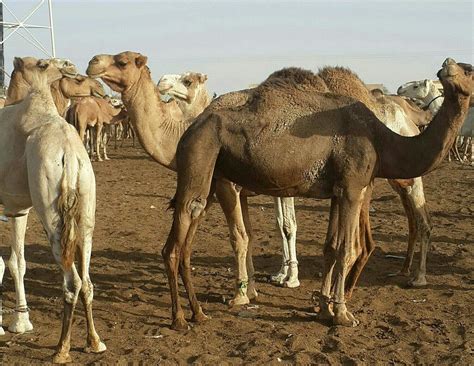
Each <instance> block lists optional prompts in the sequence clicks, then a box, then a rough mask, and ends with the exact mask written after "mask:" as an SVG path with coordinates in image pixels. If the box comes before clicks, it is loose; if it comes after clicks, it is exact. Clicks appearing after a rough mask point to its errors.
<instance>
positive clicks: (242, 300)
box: [229, 294, 250, 306]
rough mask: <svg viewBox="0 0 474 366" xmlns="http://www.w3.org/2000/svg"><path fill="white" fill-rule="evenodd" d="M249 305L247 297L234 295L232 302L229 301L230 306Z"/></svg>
mask: <svg viewBox="0 0 474 366" xmlns="http://www.w3.org/2000/svg"><path fill="white" fill-rule="evenodd" d="M247 304H250V299H249V298H248V296H247V295H241V294H238V295H236V296H235V297H234V298H233V299H232V300H229V305H230V306H239V305H247Z"/></svg>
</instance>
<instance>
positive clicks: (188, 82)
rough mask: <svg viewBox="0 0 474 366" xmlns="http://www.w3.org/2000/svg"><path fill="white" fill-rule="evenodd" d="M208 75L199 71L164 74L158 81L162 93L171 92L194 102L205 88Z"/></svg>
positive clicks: (187, 101) (190, 102) (175, 95)
mask: <svg viewBox="0 0 474 366" xmlns="http://www.w3.org/2000/svg"><path fill="white" fill-rule="evenodd" d="M206 81H207V75H205V74H201V73H199V72H185V73H184V74H178V75H177V74H168V75H163V76H162V77H161V79H160V81H159V82H158V90H159V91H160V93H161V94H169V95H171V96H173V97H175V98H178V99H181V100H184V101H185V102H186V103H189V104H192V103H193V101H194V99H195V97H196V96H197V95H199V93H200V91H201V90H202V88H205V83H206Z"/></svg>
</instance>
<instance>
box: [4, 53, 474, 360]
mask: <svg viewBox="0 0 474 366" xmlns="http://www.w3.org/2000/svg"><path fill="white" fill-rule="evenodd" d="M86 73H87V75H88V76H82V75H79V74H78V73H77V70H76V67H75V66H74V65H73V64H72V63H71V62H70V61H67V60H59V59H52V60H37V59H34V58H32V57H25V58H15V61H14V72H13V74H12V82H11V85H10V87H9V90H8V94H7V100H6V103H5V105H6V107H5V108H3V109H0V130H1V131H2V133H1V134H0V145H1V146H2V152H1V153H0V203H1V204H2V205H3V207H4V214H5V216H6V217H8V218H9V221H10V222H11V225H12V229H13V230H12V232H13V238H12V244H11V247H12V254H11V257H10V259H9V260H8V263H7V264H8V267H9V269H10V272H11V274H12V277H13V279H14V282H15V291H16V309H15V310H16V311H15V314H14V318H13V320H12V322H11V323H10V325H9V330H10V331H11V332H16V333H23V332H26V331H29V330H32V328H33V326H32V324H31V322H30V319H29V311H28V306H27V302H26V296H25V290H24V285H23V279H24V275H25V268H26V264H25V259H24V236H25V230H26V224H27V217H28V213H29V211H30V209H31V208H32V207H34V208H35V210H36V211H37V213H38V216H39V218H40V221H41V223H42V225H43V227H44V229H45V231H46V234H47V236H48V240H49V242H50V244H51V248H52V251H53V256H54V259H55V261H56V262H57V263H58V265H59V266H60V267H61V269H62V271H63V278H64V281H63V291H64V310H63V325H62V332H61V337H60V340H59V344H58V348H57V350H56V353H55V355H54V358H53V361H54V362H56V363H66V362H70V361H71V357H70V355H69V350H70V337H71V326H72V320H73V312H74V308H75V305H76V303H77V299H78V298H79V296H80V298H81V301H82V302H83V304H84V306H85V311H86V318H87V329H88V337H87V347H86V350H87V351H88V352H96V353H98V352H103V351H105V349H106V347H105V345H104V343H102V342H101V341H100V338H99V336H98V334H97V332H96V331H95V328H94V321H93V315H92V298H93V285H92V283H91V280H90V278H89V262H90V255H91V249H92V234H93V230H94V224H95V202H96V196H95V188H96V186H95V177H94V172H93V169H92V165H91V159H90V157H92V154H93V151H94V150H95V154H96V155H97V159H98V160H102V157H101V153H100V149H101V148H102V149H103V150H104V151H103V156H104V158H105V159H107V158H108V157H107V153H106V150H105V149H106V145H107V141H106V140H107V138H106V136H105V135H104V134H103V132H104V126H106V125H114V124H119V123H121V124H122V123H124V124H125V123H129V124H130V125H131V126H132V127H133V131H134V133H136V135H137V137H138V139H139V141H140V143H141V145H142V146H143V148H144V149H145V151H146V152H147V153H148V154H149V155H150V156H151V157H152V158H153V159H154V160H155V161H156V162H158V163H159V164H161V165H162V166H164V167H166V168H168V169H171V170H173V171H176V172H177V174H178V179H177V189H176V194H175V196H174V198H173V199H172V201H171V207H172V208H173V209H174V213H173V224H172V226H171V229H170V234H169V237H168V239H167V241H166V244H165V246H164V248H163V251H162V255H163V258H164V262H165V267H166V272H167V276H168V281H169V287H170V291H171V300H172V307H171V311H172V325H171V327H172V328H173V329H177V330H183V329H188V324H187V321H186V319H185V316H184V312H183V310H182V308H181V305H180V299H179V295H178V287H179V286H178V274H179V276H181V279H182V281H183V284H184V286H185V289H186V292H187V295H188V298H189V302H190V305H191V310H192V313H193V315H192V318H191V320H192V321H193V322H201V321H204V320H206V319H207V316H206V315H205V314H204V312H203V310H202V308H201V306H200V304H199V302H198V300H197V297H196V293H195V291H194V287H193V282H192V275H191V247H192V243H193V237H194V234H195V232H196V230H197V227H198V225H199V223H200V221H201V218H202V217H203V216H204V215H205V213H206V211H207V210H209V207H210V206H211V204H212V203H213V202H214V201H215V199H217V201H218V202H219V204H220V206H221V208H222V210H223V212H224V214H225V217H226V220H227V223H228V226H229V233H230V241H231V245H232V248H233V250H234V254H235V260H236V268H237V270H236V279H235V281H236V284H235V294H234V297H233V298H232V299H231V300H230V304H231V305H242V304H248V303H249V302H250V301H251V300H252V299H254V298H256V297H257V296H258V292H257V286H256V282H255V276H254V266H253V259H252V247H253V233H252V225H251V223H252V220H251V218H250V216H249V210H248V197H250V196H254V195H257V194H265V195H270V196H273V197H274V201H275V208H276V216H277V220H276V221H277V227H278V232H279V233H280V235H281V239H282V266H281V269H280V271H279V272H278V273H276V274H274V275H273V276H271V279H272V281H274V282H276V283H278V284H281V285H284V286H286V287H298V286H299V280H298V260H297V253H296V230H297V224H296V219H295V207H294V199H293V197H313V198H318V199H330V200H331V209H330V216H329V226H328V230H327V236H326V241H325V244H324V249H323V255H324V268H323V277H322V288H321V291H320V297H319V302H320V303H319V305H320V312H319V314H318V317H319V318H320V319H325V320H329V321H331V322H332V323H333V324H335V325H342V326H356V325H357V324H358V323H359V321H358V320H357V319H356V318H355V316H354V315H353V314H352V313H351V312H350V311H349V309H348V307H347V305H346V302H347V300H348V299H350V297H351V296H352V295H353V291H354V288H355V286H356V284H357V280H358V278H359V276H360V274H361V273H362V271H363V268H364V266H365V265H366V263H367V260H368V259H369V257H370V255H371V253H372V252H373V250H374V248H375V242H374V240H373V238H372V234H371V227H370V221H369V213H370V210H369V209H370V199H371V194H372V189H373V183H374V179H375V178H385V179H387V180H388V182H389V184H390V186H391V187H392V188H393V189H394V191H395V192H397V194H398V195H399V196H400V199H401V201H402V204H403V207H404V210H405V213H406V216H407V219H408V227H409V235H408V249H407V255H406V259H405V262H404V264H403V267H402V268H401V270H400V271H401V273H403V274H406V275H408V274H410V273H411V267H412V261H413V256H414V250H415V244H416V242H417V241H419V242H420V253H421V255H420V261H419V263H418V265H417V268H416V270H415V271H414V276H413V278H411V279H410V283H411V285H413V286H422V285H425V284H426V257H427V253H428V249H429V243H430V234H431V220H430V216H429V213H428V210H427V208H426V201H425V196H424V192H423V181H422V176H423V175H425V174H427V173H429V172H430V171H432V170H433V169H435V168H436V167H437V166H438V165H439V164H440V162H441V161H442V160H443V159H444V157H445V156H446V155H447V154H448V152H449V150H450V149H451V147H452V146H453V143H454V142H455V140H456V138H457V137H458V134H459V131H464V130H466V132H462V133H461V135H462V136H464V139H465V140H466V141H464V143H465V144H469V142H467V139H468V138H471V137H472V127H469V126H467V127H465V126H466V125H469V123H471V126H472V122H469V121H470V119H472V113H471V112H469V108H470V99H471V93H472V91H473V78H474V76H473V70H472V66H471V65H469V64H463V63H456V62H455V61H454V60H452V59H449V58H448V59H446V61H445V62H444V63H443V65H442V68H441V70H440V71H439V72H438V77H439V79H440V81H441V83H442V86H443V90H444V95H442V96H439V95H438V94H434V93H435V91H434V90H431V86H430V84H429V81H427V82H425V81H422V82H412V83H408V84H405V85H402V86H401V87H400V89H399V94H400V95H384V94H383V93H381V92H380V91H374V92H370V91H369V90H368V89H367V87H366V86H365V84H364V83H363V82H362V81H361V80H360V78H359V77H358V76H357V75H356V74H355V73H353V72H352V71H350V70H348V69H345V68H341V67H325V68H323V69H320V70H319V72H318V73H313V72H311V71H307V70H303V69H299V68H285V69H282V70H280V71H276V72H274V73H272V74H271V75H270V76H269V77H268V78H267V79H266V80H265V81H263V82H262V83H261V84H259V85H258V86H257V87H255V88H251V89H246V90H240V91H236V92H230V93H227V94H224V95H222V96H220V97H218V98H216V99H213V100H211V98H210V97H209V94H208V92H207V90H206V86H205V83H206V80H207V76H206V75H204V74H201V73H194V72H187V73H183V74H180V75H175V74H168V75H164V76H163V77H162V78H161V79H160V81H159V83H158V85H156V84H155V82H154V81H153V79H152V77H151V73H150V70H149V68H148V67H147V57H146V56H144V55H142V54H140V53H136V52H122V53H119V54H116V55H105V54H102V55H96V56H94V57H93V58H92V59H91V60H90V62H89V65H88V68H87V71H86ZM97 79H101V80H102V82H104V83H105V84H106V85H108V86H109V87H110V88H111V89H112V90H113V91H114V92H116V93H119V94H120V101H118V100H116V99H110V98H109V99H107V98H105V93H104V90H103V88H102V85H101V84H100V83H99V82H98V81H97ZM423 88H425V89H426V90H428V91H429V93H431V94H429V93H428V92H425V91H426V90H425V89H423ZM162 94H167V95H168V96H170V97H171V99H169V100H166V101H165V100H164V99H163V98H162ZM405 97H410V98H413V99H415V100H418V103H419V105H420V106H421V108H420V107H419V105H417V104H416V103H413V102H412V101H411V100H410V99H407V98H405ZM468 114H469V116H468ZM466 116H468V117H467V119H466ZM66 120H67V121H66ZM465 120H466V122H465ZM125 121H126V122H125ZM68 122H70V123H68ZM88 127H93V129H92V130H91V131H92V132H91V133H90V134H89V135H90V136H89V138H87V135H88V132H87V130H88ZM420 127H423V128H424V130H423V132H421V133H420ZM469 128H470V131H471V132H468V130H469ZM469 133H470V135H469ZM88 140H90V142H89V143H87V141H88ZM86 145H88V146H89V154H88V152H87V150H86ZM0 259H1V258H0ZM3 270H4V269H3V261H2V260H0V280H1V278H2V277H3ZM0 320H1V318H0ZM0 325H1V323H0ZM0 329H1V327H0Z"/></svg>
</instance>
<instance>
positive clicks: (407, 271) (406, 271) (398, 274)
mask: <svg viewBox="0 0 474 366" xmlns="http://www.w3.org/2000/svg"><path fill="white" fill-rule="evenodd" d="M409 275H410V271H409V270H404V269H401V270H400V271H398V272H395V273H389V274H387V277H398V276H401V277H408V276H409Z"/></svg>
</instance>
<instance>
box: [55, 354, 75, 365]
mask: <svg viewBox="0 0 474 366" xmlns="http://www.w3.org/2000/svg"><path fill="white" fill-rule="evenodd" d="M70 362H72V358H71V355H70V354H69V352H67V353H61V352H58V353H55V354H54V356H53V363H70Z"/></svg>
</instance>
